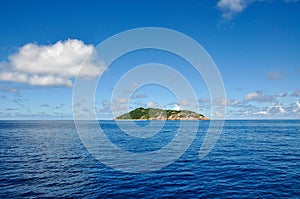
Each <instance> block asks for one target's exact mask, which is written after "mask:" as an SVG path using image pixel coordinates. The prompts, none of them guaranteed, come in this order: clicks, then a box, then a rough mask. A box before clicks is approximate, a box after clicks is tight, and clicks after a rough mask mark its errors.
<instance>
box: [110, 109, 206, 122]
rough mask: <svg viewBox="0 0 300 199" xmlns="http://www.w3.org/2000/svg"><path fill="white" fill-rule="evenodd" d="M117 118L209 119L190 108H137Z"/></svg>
mask: <svg viewBox="0 0 300 199" xmlns="http://www.w3.org/2000/svg"><path fill="white" fill-rule="evenodd" d="M115 120H209V119H208V118H206V117H205V116H204V115H202V114H200V113H196V112H193V111H189V110H163V109H158V108H143V107H140V108H137V109H134V110H132V111H130V112H129V113H125V114H123V115H120V116H118V117H116V118H115Z"/></svg>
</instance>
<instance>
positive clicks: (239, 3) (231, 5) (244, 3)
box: [217, 0, 299, 20]
mask: <svg viewBox="0 0 300 199" xmlns="http://www.w3.org/2000/svg"><path fill="white" fill-rule="evenodd" d="M256 1H259V2H263V1H266V0H219V1H218V3H217V8H218V9H220V10H221V11H222V18H223V19H226V20H231V19H232V18H233V17H234V16H235V15H237V14H238V13H241V12H243V11H244V10H245V9H246V8H247V7H248V6H249V5H250V4H252V3H254V2H256ZM298 1H299V0H284V2H285V3H296V2H298Z"/></svg>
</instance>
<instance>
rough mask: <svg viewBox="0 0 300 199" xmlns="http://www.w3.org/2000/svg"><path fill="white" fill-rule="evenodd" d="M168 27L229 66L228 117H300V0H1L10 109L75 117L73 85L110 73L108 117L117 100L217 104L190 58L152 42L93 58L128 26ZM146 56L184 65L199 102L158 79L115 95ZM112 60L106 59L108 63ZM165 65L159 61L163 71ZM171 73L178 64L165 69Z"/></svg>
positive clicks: (3, 70) (5, 94) (224, 72)
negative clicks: (152, 46) (115, 55)
mask: <svg viewBox="0 0 300 199" xmlns="http://www.w3.org/2000/svg"><path fill="white" fill-rule="evenodd" d="M142 27H161V28H168V29H172V30H175V31H178V32H181V33H183V34H185V35H187V36H189V37H191V38H192V39H194V40H195V41H197V42H198V43H199V44H200V45H201V46H202V47H203V48H204V49H205V50H206V51H207V53H208V54H209V55H210V57H211V58H212V59H213V61H214V62H215V64H216V66H217V67H218V70H219V71H220V74H221V76H222V79H223V82H224V87H225V90H226V99H224V100H222V101H220V102H219V103H220V104H222V105H226V118H228V119H300V53H299V52H300V1H298V0H259V1H256V0H216V1H212V0H203V1H200V0H190V1H158V0H151V1H148V0H145V1H115V0H111V1H84V2H83V1H82V2H79V1H67V0H66V1H53V0H52V1H50V0H45V1H33V0H28V1H15V0H11V1H1V6H0V119H5V120H12V119H72V118H73V112H72V108H74V107H75V106H80V104H73V100H72V93H73V88H74V82H75V80H76V77H77V72H78V70H79V69H80V67H82V63H83V61H84V60H85V62H84V63H85V64H86V70H85V71H84V72H83V73H81V74H80V77H83V78H94V77H101V81H99V84H98V87H97V91H96V94H95V112H96V114H97V117H98V118H99V119H112V117H113V116H112V114H111V110H115V111H117V112H118V113H122V111H123V112H124V106H125V105H128V106H129V107H130V109H134V108H137V107H139V106H143V107H159V108H168V109H179V108H181V109H183V108H185V109H191V110H194V111H197V112H199V113H203V114H204V115H206V116H207V117H210V114H211V99H210V95H209V89H208V88H207V85H206V84H205V81H204V80H203V78H202V77H201V76H200V75H199V74H197V73H196V72H195V70H194V69H193V67H192V66H191V65H190V64H189V63H188V62H186V60H184V59H182V58H180V57H178V56H176V55H174V54H172V53H169V52H165V51H160V50H155V49H144V50H140V51H136V52H131V53H128V54H126V55H123V56H121V57H120V58H119V59H118V60H116V61H115V62H113V63H112V64H111V65H110V66H109V70H103V67H102V65H101V63H100V65H96V64H95V63H94V62H93V61H92V60H89V59H86V58H87V56H89V55H90V53H91V52H92V51H93V50H95V49H96V48H97V45H98V44H99V43H101V42H102V41H104V40H106V39H108V38H110V37H111V36H113V35H115V34H118V33H120V32H123V31H126V30H130V29H135V28H142ZM146 63H161V64H165V65H168V66H170V67H171V68H173V69H175V70H176V71H178V72H179V73H181V74H182V75H183V76H184V77H185V78H186V79H187V80H188V81H189V82H190V84H191V85H193V86H192V87H193V89H194V90H195V93H196V96H197V103H198V104H199V108H197V109H195V107H196V106H195V104H194V103H195V101H192V100H190V99H189V98H186V99H183V100H181V101H179V100H178V99H177V98H176V95H174V93H172V91H171V90H170V89H167V88H165V87H162V86H160V85H157V84H149V85H145V86H140V85H135V84H134V80H133V81H132V89H129V90H130V92H131V94H132V95H131V98H126V97H122V96H121V97H119V98H117V99H114V100H111V99H112V98H111V96H112V92H113V90H114V86H115V85H116V83H117V82H118V81H119V80H120V78H121V77H122V75H124V74H126V73H127V72H128V71H130V70H131V69H133V68H134V67H136V66H138V65H141V64H146ZM102 64H105V63H102ZM156 72H157V73H159V71H156ZM165 75H166V76H168V74H165Z"/></svg>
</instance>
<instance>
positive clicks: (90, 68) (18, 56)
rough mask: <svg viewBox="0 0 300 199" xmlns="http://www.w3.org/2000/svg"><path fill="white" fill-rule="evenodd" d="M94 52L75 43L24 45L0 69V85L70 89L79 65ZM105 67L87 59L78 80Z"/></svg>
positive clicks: (91, 47) (96, 73) (84, 45)
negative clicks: (14, 83) (12, 84)
mask: <svg viewBox="0 0 300 199" xmlns="http://www.w3.org/2000/svg"><path fill="white" fill-rule="evenodd" d="M93 50H94V46H93V45H86V44H84V43H83V42H82V41H80V40H77V39H69V40H66V41H58V42H56V43H55V44H53V45H37V44H35V43H28V44H26V45H24V46H22V47H21V48H19V50H18V52H17V53H15V54H13V55H11V56H9V58H8V59H9V61H8V62H2V63H1V65H0V81H8V82H17V83H26V84H30V85H33V86H68V87H71V86H72V85H73V83H72V80H71V79H72V78H74V77H76V75H77V72H78V70H79V68H80V66H81V64H82V61H83V60H84V59H85V58H87V56H88V55H90V53H92V52H93ZM104 69H105V66H104V64H103V63H101V62H99V61H98V62H95V60H93V57H92V56H90V57H89V58H88V59H87V60H85V65H84V70H83V71H81V72H80V75H81V76H84V77H92V76H96V75H100V74H102V73H103V71H104Z"/></svg>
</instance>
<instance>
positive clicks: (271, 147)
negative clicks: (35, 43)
mask: <svg viewBox="0 0 300 199" xmlns="http://www.w3.org/2000/svg"><path fill="white" fill-rule="evenodd" d="M209 122H210V121H200V122H199V127H198V131H197V132H196V136H195V138H194V139H193V141H192V143H191V145H190V146H189V147H188V148H187V150H186V151H184V152H183V155H182V156H180V157H179V158H178V159H176V160H175V161H174V162H173V163H170V164H169V165H167V166H165V167H162V168H160V169H157V170H154V171H150V172H140V173H128V172H124V171H122V170H118V169H115V168H112V167H109V166H107V165H106V164H103V163H102V162H101V161H99V160H97V159H96V158H95V156H94V155H93V154H91V153H90V152H89V151H88V150H87V148H86V147H85V145H84V144H83V143H82V141H81V139H80V136H79V134H78V133H77V131H76V128H75V124H74V121H0V197H1V198H20V197H22V198H23V197H28V198H41V197H64V198H161V197H165V198H300V120H227V121H225V125H224V128H223V132H222V134H221V136H220V137H219V139H218V141H217V143H216V145H215V146H214V148H213V149H212V150H211V151H210V153H209V154H208V155H207V156H205V157H203V158H201V159H199V150H200V147H201V145H202V142H203V139H204V136H205V134H206V130H207V128H208V125H209ZM99 123H100V126H101V128H102V129H103V130H104V131H105V134H106V136H107V137H108V138H109V139H110V140H111V142H112V143H113V144H114V145H117V146H118V147H120V148H122V149H123V150H125V151H131V152H132V153H139V154H143V153H144V154H147V153H148V152H151V151H156V150H159V149H161V148H162V147H164V146H166V145H167V144H168V143H169V142H172V140H173V139H174V137H175V135H176V131H177V129H178V128H177V127H178V125H179V121H167V122H166V123H165V124H164V127H163V128H162V129H161V131H160V132H159V133H157V134H155V135H153V136H152V137H150V138H145V139H148V141H146V142H145V141H143V139H142V138H138V139H137V138H134V137H133V136H130V135H128V134H125V133H124V132H122V130H121V129H120V128H118V126H117V124H116V123H115V122H114V121H99ZM136 124H137V125H139V126H147V124H148V123H147V121H137V122H136ZM128 125H129V124H128ZM183 130H184V131H185V133H186V134H187V135H188V134H189V129H183ZM133 131H134V128H133ZM150 131H151V128H147V132H150ZM139 133H144V132H139ZM95 150H97V149H95ZM121 161H123V162H125V163H126V162H128V161H129V160H127V159H126V158H124V157H123V158H122V159H121ZM135 166H138V165H135Z"/></svg>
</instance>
